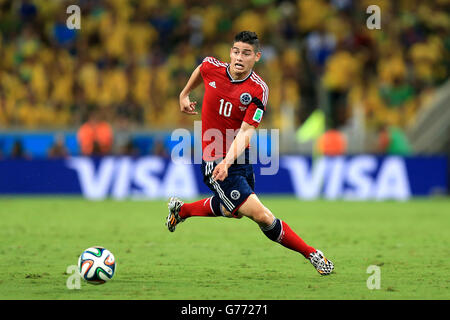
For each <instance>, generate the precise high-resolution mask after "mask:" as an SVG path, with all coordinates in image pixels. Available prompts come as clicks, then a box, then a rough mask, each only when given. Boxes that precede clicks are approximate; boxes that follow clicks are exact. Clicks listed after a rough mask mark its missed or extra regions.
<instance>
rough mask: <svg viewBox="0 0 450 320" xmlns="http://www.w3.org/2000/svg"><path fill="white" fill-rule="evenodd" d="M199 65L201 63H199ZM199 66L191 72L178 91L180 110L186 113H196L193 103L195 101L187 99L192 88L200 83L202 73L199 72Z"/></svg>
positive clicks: (195, 102) (194, 103)
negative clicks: (184, 84) (181, 88)
mask: <svg viewBox="0 0 450 320" xmlns="http://www.w3.org/2000/svg"><path fill="white" fill-rule="evenodd" d="M200 66H201V65H200ZM200 66H198V67H197V68H196V69H195V70H194V72H192V74H191V77H190V78H189V80H188V82H187V84H186V86H185V87H184V89H183V90H182V91H181V93H180V111H181V112H184V113H187V114H198V112H197V111H195V105H196V104H197V101H192V102H191V100H190V99H189V94H190V93H191V91H192V90H194V89H195V88H197V87H198V86H199V85H200V83H202V75H201V73H200Z"/></svg>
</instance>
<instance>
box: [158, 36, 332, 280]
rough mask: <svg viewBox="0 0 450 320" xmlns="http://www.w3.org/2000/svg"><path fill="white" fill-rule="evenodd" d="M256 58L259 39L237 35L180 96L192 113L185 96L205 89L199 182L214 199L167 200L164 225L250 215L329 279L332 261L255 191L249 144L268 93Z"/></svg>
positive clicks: (205, 62) (184, 108)
mask: <svg viewBox="0 0 450 320" xmlns="http://www.w3.org/2000/svg"><path fill="white" fill-rule="evenodd" d="M260 58H261V51H260V44H259V40H258V37H257V35H256V34H255V33H254V32H250V31H243V32H240V33H238V34H237V35H236V36H235V38H234V42H233V45H232V48H231V50H230V62H229V63H224V62H221V61H219V60H217V59H215V58H213V57H207V58H205V59H204V60H203V62H202V63H201V64H200V65H199V66H198V67H197V68H196V69H195V70H194V72H193V73H192V75H191V77H190V78H189V80H188V82H187V84H186V86H185V87H184V89H183V90H182V92H181V93H180V110H181V112H184V113H186V114H188V115H195V114H197V111H195V106H196V104H197V102H195V101H190V99H189V94H190V92H191V91H192V90H194V89H195V88H196V87H198V86H199V85H200V84H201V83H202V82H203V84H204V86H205V93H204V97H203V104H202V114H201V116H202V166H201V168H202V173H203V180H204V182H205V184H206V185H207V186H208V187H209V189H211V191H212V192H213V193H214V195H213V196H212V197H210V198H206V199H202V200H199V201H196V202H193V203H184V202H183V201H181V200H180V199H178V198H176V197H171V198H170V199H169V204H168V208H169V215H168V216H167V220H166V226H167V228H168V229H169V231H171V232H173V231H175V228H176V226H177V225H178V224H179V223H181V222H183V221H185V220H186V219H187V218H189V217H194V216H204V217H220V216H223V217H228V218H242V217H243V216H244V217H248V218H250V219H251V220H253V221H254V222H256V223H257V224H258V225H259V227H260V229H261V231H262V232H263V233H264V234H265V235H266V236H267V237H268V238H269V239H270V240H272V241H275V242H278V243H280V244H281V245H283V246H284V247H286V248H289V249H291V250H294V251H297V252H299V253H300V254H302V255H303V256H304V257H305V258H306V259H308V260H309V261H310V262H311V263H312V265H313V266H314V267H315V268H316V270H317V271H318V272H319V273H320V274H321V275H328V274H330V273H331V272H332V271H333V269H334V265H333V263H332V262H331V261H330V260H328V259H326V258H325V257H324V255H323V253H322V252H321V251H320V250H316V249H315V248H313V247H312V246H310V245H308V244H306V243H305V242H304V241H303V240H302V239H301V238H300V237H299V236H298V235H297V234H296V233H295V232H294V231H293V230H292V229H291V228H290V227H289V225H288V224H287V223H286V222H284V221H281V220H280V219H278V218H276V217H275V216H274V215H273V214H272V212H271V211H270V210H269V209H268V208H266V207H265V206H264V205H263V204H262V203H261V201H260V200H259V198H258V197H257V196H256V194H255V192H254V184H255V180H254V173H253V166H252V164H251V163H249V142H250V139H251V137H252V135H253V134H254V132H255V130H256V128H257V127H258V125H259V124H260V122H261V120H262V117H263V115H264V112H265V110H266V106H267V100H268V95H269V89H268V87H267V85H266V83H265V82H264V81H263V80H262V79H261V77H260V76H258V75H257V74H256V73H255V72H254V71H253V67H254V65H255V63H256V62H257V61H258V60H259V59H260ZM236 132H237V134H236ZM242 157H243V158H242Z"/></svg>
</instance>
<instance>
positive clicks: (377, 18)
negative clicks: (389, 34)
mask: <svg viewBox="0 0 450 320" xmlns="http://www.w3.org/2000/svg"><path fill="white" fill-rule="evenodd" d="M366 13H367V14H371V15H370V16H369V17H368V18H367V20H366V26H367V29H369V30H373V29H377V30H379V29H381V9H380V7H379V6H377V5H375V4H373V5H370V6H368V7H367V9H366Z"/></svg>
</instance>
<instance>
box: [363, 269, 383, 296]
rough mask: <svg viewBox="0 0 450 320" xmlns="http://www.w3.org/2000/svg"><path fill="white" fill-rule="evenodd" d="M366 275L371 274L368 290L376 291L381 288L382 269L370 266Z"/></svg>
mask: <svg viewBox="0 0 450 320" xmlns="http://www.w3.org/2000/svg"><path fill="white" fill-rule="evenodd" d="M366 273H368V274H370V276H369V278H367V281H366V285H367V289H369V290H374V289H377V290H378V289H380V288H381V268H380V267H379V266H377V265H370V266H368V267H367V270H366Z"/></svg>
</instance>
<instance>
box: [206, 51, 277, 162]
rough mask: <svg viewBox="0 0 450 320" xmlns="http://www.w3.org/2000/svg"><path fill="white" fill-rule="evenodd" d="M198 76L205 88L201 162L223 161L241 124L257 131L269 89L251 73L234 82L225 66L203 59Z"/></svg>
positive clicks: (209, 59) (264, 109) (227, 67)
mask: <svg viewBox="0 0 450 320" xmlns="http://www.w3.org/2000/svg"><path fill="white" fill-rule="evenodd" d="M200 73H201V75H202V77H203V83H204V85H205V94H204V97H203V103H202V151H203V160H205V161H212V160H216V159H219V158H224V157H225V156H226V154H227V151H228V149H229V147H230V145H231V143H232V142H233V140H234V137H235V136H236V134H237V131H238V130H239V129H240V127H241V124H242V121H245V122H247V123H248V124H250V125H252V126H254V127H255V128H257V127H258V126H259V124H260V122H261V120H262V117H263V114H264V112H265V111H266V106H267V100H268V97H269V88H268V87H267V85H266V83H265V82H264V81H263V80H262V79H261V77H259V76H258V75H257V74H256V73H255V72H254V71H253V70H252V71H250V74H249V75H248V76H247V77H246V78H245V79H242V80H233V79H232V77H231V75H230V72H229V65H228V63H224V62H221V61H219V60H217V59H215V58H213V57H206V58H205V59H204V60H203V62H202V64H201V66H200Z"/></svg>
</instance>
